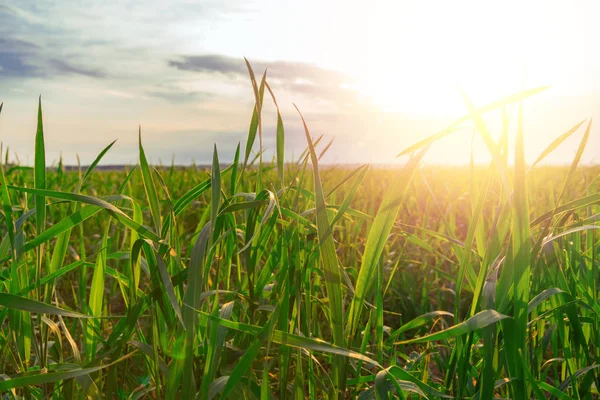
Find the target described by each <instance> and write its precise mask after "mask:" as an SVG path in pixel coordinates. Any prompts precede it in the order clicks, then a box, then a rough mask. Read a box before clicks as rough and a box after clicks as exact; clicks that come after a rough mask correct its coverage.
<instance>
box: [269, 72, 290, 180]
mask: <svg viewBox="0 0 600 400" xmlns="http://www.w3.org/2000/svg"><path fill="white" fill-rule="evenodd" d="M265 86H266V87H267V89H268V90H269V93H270V94H271V97H272V98H273V103H275V108H276V109H277V140H276V147H277V171H278V172H279V180H280V182H281V187H284V186H285V184H284V182H285V179H284V162H285V161H284V157H285V154H284V148H285V133H284V129H283V119H282V118H281V113H280V112H279V105H278V104H277V99H275V95H274V94H273V91H272V90H271V87H270V86H269V84H268V83H266V82H265Z"/></svg>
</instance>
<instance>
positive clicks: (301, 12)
mask: <svg viewBox="0 0 600 400" xmlns="http://www.w3.org/2000/svg"><path fill="white" fill-rule="evenodd" d="M599 12H600V3H597V2H595V1H592V0H589V1H583V0H577V1H569V2H565V1H527V0H524V1H523V0H522V1H515V0H509V1H494V2H492V1H481V0H480V1H475V0H458V1H394V0H372V1H369V2H364V1H354V0H352V1H342V0H329V1H320V0H307V1H302V2H298V1H288V0H265V1H237V0H228V1H218V0H214V1H213V0H210V1H191V0H188V1H186V0H176V1H169V2H164V1H158V0H146V1H141V0H122V1H119V2H105V1H100V0H63V1H60V2H58V1H49V0H46V1H43V0H39V1H35V0H23V1H19V2H9V1H6V2H3V1H2V0H0V101H3V102H4V109H3V111H2V115H1V116H0V140H1V141H2V142H3V144H4V145H5V146H9V147H10V149H11V154H13V153H15V154H17V155H18V156H19V157H20V159H21V162H24V163H31V162H32V161H33V159H32V153H33V138H34V133H35V118H36V103H37V96H38V94H42V100H43V106H44V117H45V128H46V138H47V139H46V143H47V152H48V156H47V158H48V160H49V161H52V160H54V161H56V160H57V159H58V157H59V156H60V154H61V153H62V155H63V157H64V162H65V163H67V164H75V163H76V154H79V156H80V158H81V160H82V162H83V163H84V164H85V163H89V162H91V161H92V160H93V158H94V157H95V155H96V154H97V153H98V152H99V151H100V150H101V149H102V148H103V147H104V146H105V145H106V144H108V143H110V142H111V141H112V140H114V139H118V140H119V141H118V142H117V145H116V146H115V147H114V148H113V150H111V152H110V153H109V155H107V157H106V162H108V163H135V162H136V160H137V149H136V140H137V127H138V125H141V126H142V133H143V140H144V144H145V147H146V148H147V151H148V153H149V155H150V157H151V159H152V161H153V162H155V163H158V162H163V163H170V162H171V159H172V157H175V161H176V162H177V163H180V164H186V163H190V162H192V161H195V162H198V163H206V162H207V161H209V160H210V153H211V151H212V143H213V142H216V143H217V145H218V148H219V151H220V154H221V158H222V159H223V160H228V159H231V156H232V154H233V151H234V150H235V146H236V145H237V143H238V142H242V143H244V141H245V138H246V135H247V129H248V125H249V121H250V116H251V112H252V106H253V95H252V89H251V85H250V82H249V80H248V77H247V72H246V70H245V65H244V61H243V57H244V56H245V57H247V58H248V59H249V60H250V62H251V63H252V65H253V66H254V69H255V71H256V73H257V74H260V73H261V72H262V70H263V68H265V67H267V68H268V77H269V82H270V84H271V86H272V87H273V89H274V91H275V94H276V96H277V98H278V102H279V104H280V106H281V107H282V113H283V118H284V123H285V127H286V132H287V146H286V147H287V148H286V151H287V155H288V158H289V159H291V157H292V155H296V156H298V155H299V154H300V152H301V151H302V149H303V148H304V146H305V142H304V139H303V135H302V131H301V126H300V120H299V118H298V116H297V114H296V112H295V110H294V108H293V105H292V103H296V104H297V105H298V107H299V108H300V109H301V110H302V112H303V114H304V116H305V118H306V120H307V122H308V124H309V127H310V128H311V130H312V132H313V134H314V135H321V134H324V135H325V137H326V140H325V141H324V142H328V141H329V140H330V139H332V138H335V142H334V145H333V146H332V147H331V150H330V152H329V153H328V155H327V156H326V158H325V159H324V161H326V162H332V163H359V162H372V163H392V162H396V161H398V160H396V159H394V157H395V155H396V154H397V153H398V152H400V151H401V150H403V149H404V148H406V147H408V146H409V145H411V144H412V143H414V142H416V141H418V140H420V139H422V138H424V137H426V136H428V135H430V134H433V133H435V132H436V131H439V130H442V129H443V128H444V127H445V126H446V125H448V124H449V123H451V122H452V121H453V120H454V119H457V118H459V117H461V116H462V115H463V114H464V113H465V112H466V108H465V106H464V105H463V103H462V100H461V97H460V95H459V94H458V91H457V88H458V87H460V88H462V89H463V90H464V91H465V92H466V93H467V94H468V95H469V96H470V97H471V99H472V100H473V102H474V103H475V104H477V105H483V104H485V103H486V102H488V101H491V100H494V99H496V98H498V97H501V96H504V95H508V94H512V93H514V92H517V91H519V90H520V88H521V87H522V84H523V82H525V87H527V88H531V87H536V86H542V85H550V86H551V88H550V89H549V90H547V91H545V92H543V93H541V94H539V95H537V96H536V97H535V98H532V99H531V100H528V101H526V103H525V112H526V114H525V122H526V125H525V127H526V131H525V135H526V146H527V156H528V161H530V162H531V161H533V160H534V159H535V158H536V157H537V155H538V154H539V153H540V152H541V151H542V150H543V149H544V148H545V146H546V145H547V144H549V143H550V142H551V141H552V140H553V139H554V138H555V137H557V136H558V135H560V134H561V133H563V132H565V131H567V130H568V129H569V128H570V127H572V126H573V125H575V124H576V123H577V122H579V121H581V120H583V119H586V118H588V119H589V118H590V117H593V116H595V115H596V114H598V112H599V111H598V110H600V108H599V106H600V52H598V50H597V46H596V43H595V40H596V38H598V37H600V25H599V24H597V23H596V21H595V18H597V15H598V13H599ZM265 108H266V109H265V116H264V121H265V145H266V146H267V147H268V148H270V149H271V150H272V149H273V148H274V136H275V133H274V128H275V123H276V119H275V117H274V114H273V111H274V108H273V106H272V105H271V104H270V103H269V104H267V105H266V106H265ZM513 119H515V118H513ZM498 120H499V115H496V114H490V119H489V123H490V126H491V127H494V128H496V133H499V132H498V129H497V126H498ZM582 134H583V128H582V129H581V132H578V133H577V134H576V135H574V136H573V137H572V138H571V139H569V140H568V141H567V142H566V143H564V144H563V146H562V147H561V148H559V149H558V150H557V151H556V152H555V153H554V154H552V155H551V156H550V157H548V162H552V163H568V162H570V160H571V159H572V158H573V156H574V153H575V149H576V147H577V145H578V141H579V139H580V138H581V135H582ZM471 135H472V127H471V126H469V125H468V124H465V127H464V129H462V130H461V131H459V132H458V133H456V134H455V135H454V136H453V137H449V138H447V139H445V140H443V141H442V142H440V143H439V144H437V145H436V146H434V147H433V148H432V149H431V150H430V152H429V155H428V158H427V160H428V161H429V162H433V163H452V164H461V163H466V162H468V161H469V157H470V153H471ZM599 145H600V140H599V139H598V135H597V134H595V132H594V131H592V135H591V138H590V141H589V144H588V149H587V151H586V154H585V157H584V160H583V161H584V162H597V161H598V159H597V158H596V157H597V156H598V155H600V154H598V151H597V149H598V148H599ZM474 146H475V154H476V161H479V162H485V161H486V160H487V159H488V156H487V152H486V150H485V147H484V146H483V144H482V143H480V141H477V140H476V141H475V144H474Z"/></svg>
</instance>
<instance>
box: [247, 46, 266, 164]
mask: <svg viewBox="0 0 600 400" xmlns="http://www.w3.org/2000/svg"><path fill="white" fill-rule="evenodd" d="M244 60H245V62H246V67H247V68H248V74H249V75H250V81H251V83H252V89H253V91H254V110H253V112H252V120H251V122H250V129H249V131H248V139H247V141H246V151H245V154H244V168H243V169H246V166H247V165H248V159H249V158H250V153H251V152H252V147H253V146H254V142H255V140H256V133H257V132H259V131H260V134H259V135H260V137H262V121H261V110H262V104H263V99H264V93H265V83H266V79H265V78H266V75H267V71H265V73H264V75H263V79H262V80H261V82H260V87H259V86H258V85H257V83H256V77H255V76H254V71H253V70H252V67H251V66H250V62H248V60H247V59H246V58H244ZM261 140H262V139H261ZM260 150H261V151H262V146H261V149H260Z"/></svg>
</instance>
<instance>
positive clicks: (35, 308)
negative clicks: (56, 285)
mask: <svg viewBox="0 0 600 400" xmlns="http://www.w3.org/2000/svg"><path fill="white" fill-rule="evenodd" d="M0 306H2V307H6V308H9V309H12V310H20V311H26V312H31V313H38V314H52V315H61V316H63V317H72V318H93V317H91V316H89V315H84V314H80V313H78V312H74V311H68V310H63V309H62V308H58V307H54V306H50V305H48V304H45V303H40V302H39V301H35V300H31V299H28V298H26V297H22V296H17V295H14V294H9V293H0Z"/></svg>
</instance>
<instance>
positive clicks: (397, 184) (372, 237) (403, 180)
mask: <svg viewBox="0 0 600 400" xmlns="http://www.w3.org/2000/svg"><path fill="white" fill-rule="evenodd" d="M426 150H427V149H423V150H421V151H420V152H419V154H417V155H416V156H414V157H411V159H410V160H409V161H408V162H407V164H406V165H405V166H404V167H403V168H402V170H401V171H400V173H399V174H398V176H397V177H396V179H394V182H393V183H392V185H391V186H390V187H389V188H388V189H386V192H385V194H384V198H383V201H382V202H381V206H380V207H379V210H378V211H377V215H376V216H375V220H374V221H373V225H372V226H371V229H370V231H369V234H368V236H367V243H366V245H365V251H364V253H363V257H362V262H361V266H360V270H359V273H358V279H357V281H356V287H355V293H354V297H353V299H352V304H351V306H350V312H349V315H348V319H347V321H346V335H347V336H348V338H349V340H352V339H353V338H355V337H356V333H357V329H358V326H359V323H360V315H361V313H362V309H363V307H364V305H365V301H366V298H367V294H368V291H369V289H370V288H371V286H372V284H373V282H374V276H375V273H376V272H377V265H378V263H379V259H380V257H381V254H382V253H383V249H384V246H385V244H386V241H387V238H388V236H389V234H390V232H391V231H392V228H393V226H394V222H395V221H396V216H397V215H398V211H399V210H400V206H401V205H402V199H403V197H404V195H405V193H406V191H407V190H408V187H409V185H410V181H411V180H412V177H413V176H414V172H415V171H416V169H417V166H418V165H419V163H420V161H421V159H422V158H423V156H424V155H425V151H426Z"/></svg>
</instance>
